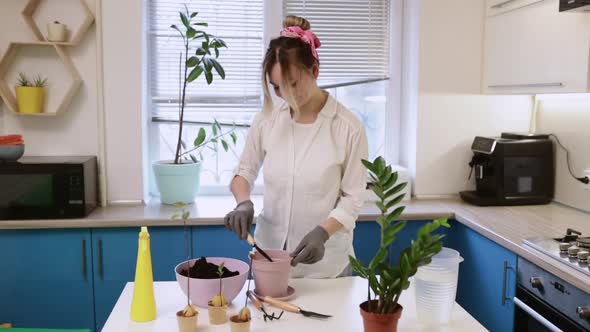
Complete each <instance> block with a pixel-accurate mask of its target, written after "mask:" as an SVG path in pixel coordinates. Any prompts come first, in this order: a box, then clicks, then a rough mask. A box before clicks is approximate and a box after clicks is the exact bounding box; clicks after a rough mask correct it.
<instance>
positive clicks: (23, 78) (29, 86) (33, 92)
mask: <svg viewBox="0 0 590 332" xmlns="http://www.w3.org/2000/svg"><path fill="white" fill-rule="evenodd" d="M46 85H47V78H41V76H40V75H38V76H37V78H36V79H35V80H33V81H31V80H29V78H28V77H27V75H26V74H24V73H19V74H18V81H17V85H16V102H17V105H18V111H19V112H20V113H26V114H36V113H42V112H43V105H44V104H45V86H46Z"/></svg>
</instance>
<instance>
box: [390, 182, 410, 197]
mask: <svg viewBox="0 0 590 332" xmlns="http://www.w3.org/2000/svg"><path fill="white" fill-rule="evenodd" d="M407 185H408V183H407V182H402V183H400V184H398V185H397V186H395V187H393V188H391V189H389V190H388V191H386V192H385V196H386V197H391V196H393V195H395V194H397V193H398V192H400V191H402V189H404V188H405V187H406V186H407Z"/></svg>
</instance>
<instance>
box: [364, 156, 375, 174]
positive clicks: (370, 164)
mask: <svg viewBox="0 0 590 332" xmlns="http://www.w3.org/2000/svg"><path fill="white" fill-rule="evenodd" d="M361 162H362V163H363V165H364V166H365V167H366V168H367V169H368V170H369V171H371V172H372V173H377V172H376V171H375V170H376V168H375V167H374V165H373V163H371V162H370V161H368V160H365V159H362V160H361ZM375 175H376V174H375Z"/></svg>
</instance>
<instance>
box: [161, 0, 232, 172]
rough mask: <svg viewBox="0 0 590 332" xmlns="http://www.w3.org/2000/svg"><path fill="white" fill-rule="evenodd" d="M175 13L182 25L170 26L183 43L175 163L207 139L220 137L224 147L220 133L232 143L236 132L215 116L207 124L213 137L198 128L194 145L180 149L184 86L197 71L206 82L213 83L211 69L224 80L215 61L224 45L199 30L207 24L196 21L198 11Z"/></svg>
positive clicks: (184, 95)
mask: <svg viewBox="0 0 590 332" xmlns="http://www.w3.org/2000/svg"><path fill="white" fill-rule="evenodd" d="M178 14H179V16H180V21H181V23H182V25H181V26H177V25H176V24H173V25H171V26H170V27H171V28H172V29H174V30H176V31H178V33H179V34H180V37H181V38H182V41H183V46H184V47H183V54H181V56H180V69H181V73H182V78H183V79H182V82H181V83H182V86H181V90H180V92H179V94H180V103H179V125H178V139H177V142H176V152H175V154H174V163H175V164H178V163H180V162H181V157H182V156H183V155H186V154H188V153H190V152H192V151H196V150H198V149H199V148H201V147H205V146H207V144H208V143H213V144H216V143H217V140H220V141H221V144H222V146H223V148H224V149H225V150H226V151H227V150H228V147H229V144H228V143H227V141H226V140H225V139H223V137H224V136H227V135H229V136H231V139H232V141H233V143H234V144H235V143H236V141H237V136H236V134H235V132H234V131H233V129H232V130H230V131H228V132H225V133H224V132H223V131H222V128H221V126H220V125H219V122H217V120H215V121H214V123H213V125H212V127H211V131H212V136H213V137H211V138H210V139H207V137H206V136H207V135H206V132H205V129H204V128H200V129H199V132H198V134H197V137H196V138H195V141H194V144H193V145H194V147H193V148H192V149H190V150H188V151H185V152H182V151H181V150H182V149H186V145H185V144H184V142H183V140H182V131H183V127H184V111H185V106H186V88H187V86H188V84H189V83H192V82H194V81H196V80H197V79H198V78H199V77H200V76H201V75H204V76H205V80H206V81H207V84H208V85H211V83H213V78H214V76H213V73H214V72H216V73H217V75H218V76H219V77H220V78H221V79H222V80H225V70H224V69H223V66H222V65H221V64H220V63H219V62H218V61H217V59H218V58H219V56H220V49H222V48H227V45H226V44H225V42H224V41H223V40H221V39H219V38H217V37H215V36H213V35H211V34H208V33H207V32H206V31H204V30H201V29H202V28H201V27H208V26H209V24H208V23H206V22H198V21H197V15H198V14H199V13H198V12H192V13H189V10H188V8H187V7H186V6H185V11H184V12H179V13H178ZM195 44H196V45H198V47H197V48H196V50H195V52H194V54H189V52H191V49H193V45H195ZM212 52H213V53H212ZM183 60H184V61H183ZM190 156H191V159H192V160H193V161H194V162H197V159H196V157H194V155H192V154H191V155H190Z"/></svg>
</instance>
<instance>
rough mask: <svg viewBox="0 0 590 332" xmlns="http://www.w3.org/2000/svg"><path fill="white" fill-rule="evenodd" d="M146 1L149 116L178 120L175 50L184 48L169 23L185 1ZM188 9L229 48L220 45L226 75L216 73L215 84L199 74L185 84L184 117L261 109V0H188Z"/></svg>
mask: <svg viewBox="0 0 590 332" xmlns="http://www.w3.org/2000/svg"><path fill="white" fill-rule="evenodd" d="M149 3H150V5H149V8H148V15H149V42H150V45H149V52H150V59H149V66H150V68H149V75H150V77H149V80H150V87H149V89H150V94H151V100H152V116H157V117H159V118H167V119H177V117H178V114H177V113H178V99H179V96H178V90H179V55H180V53H181V52H183V44H182V39H181V38H180V36H179V35H178V32H176V31H174V30H173V29H171V28H170V25H172V24H176V25H182V24H181V23H180V17H179V14H178V12H179V11H181V10H184V6H183V4H182V3H181V2H178V1H177V0H151V1H149ZM188 8H189V11H190V12H193V11H195V12H198V13H199V14H198V16H197V19H198V21H199V22H207V23H208V24H209V27H200V28H203V30H205V31H207V32H208V33H210V34H213V35H215V36H216V37H219V38H221V39H223V40H224V41H225V42H226V44H227V45H228V48H227V49H221V50H220V51H221V55H220V57H219V59H218V61H219V62H220V63H221V65H222V66H223V67H224V69H225V72H226V78H225V80H222V79H221V78H219V77H218V76H216V75H214V76H215V79H214V82H213V84H211V85H207V83H206V82H205V80H204V76H203V77H199V79H198V80H197V81H195V82H193V83H191V84H189V85H188V87H187V95H186V101H187V105H186V111H187V112H186V113H185V116H186V117H187V120H191V119H192V120H201V119H204V118H205V117H207V118H208V117H210V115H211V113H215V115H216V116H217V117H218V118H221V119H222V118H223V117H224V115H223V114H226V115H228V116H231V114H237V113H239V114H244V112H246V113H247V112H257V111H259V110H260V108H261V93H262V92H261V87H260V64H261V62H262V56H263V47H262V35H263V28H264V8H263V0H249V1H240V0H215V1H210V0H191V1H188ZM197 44H198V43H195V46H197ZM197 47H198V46H197ZM194 51H195V50H194V49H193V50H192V53H193V54H194ZM190 53H191V52H190V51H189V54H190ZM189 56H190V55H189Z"/></svg>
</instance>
